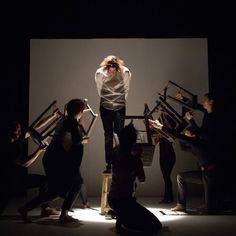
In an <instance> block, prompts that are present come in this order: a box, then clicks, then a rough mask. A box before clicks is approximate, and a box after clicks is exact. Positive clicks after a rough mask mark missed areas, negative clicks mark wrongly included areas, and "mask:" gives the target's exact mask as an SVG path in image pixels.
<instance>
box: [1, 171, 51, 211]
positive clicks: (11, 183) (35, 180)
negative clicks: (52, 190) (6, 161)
mask: <svg viewBox="0 0 236 236" xmlns="http://www.w3.org/2000/svg"><path fill="white" fill-rule="evenodd" d="M47 187H48V185H47V178H46V176H44V175H38V174H29V175H26V176H25V177H24V178H22V179H21V180H20V181H19V179H15V178H11V179H10V180H9V179H8V180H7V181H6V182H4V183H3V184H1V188H3V189H4V190H3V191H2V193H1V195H0V215H1V214H2V213H3V212H4V210H5V208H6V206H7V204H8V202H9V199H10V197H11V196H13V195H14V194H15V193H14V190H15V189H19V188H22V189H26V190H27V189H31V188H38V189H39V194H42V193H44V192H46V191H47ZM41 206H42V207H47V206H48V204H42V205H41Z"/></svg>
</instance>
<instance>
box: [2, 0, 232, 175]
mask: <svg viewBox="0 0 236 236" xmlns="http://www.w3.org/2000/svg"><path fill="white" fill-rule="evenodd" d="M233 9H234V8H233V7H232V6H231V5H229V4H228V3H227V2H222V1H221V2H220V3H216V2H215V1H214V2H213V3H212V4H209V3H208V4H207V3H206V1H183V0H179V1H167V0H162V1H158V0H156V1H148V0H146V1H143V0H140V1H138V0H136V1H134V0H132V1H128V0H127V1H122V0H120V1H118V0H117V1H89V0H87V1H86V0H84V1H77V2H76V4H72V3H71V4H70V3H69V2H68V3H59V2H57V3H55V4H51V5H49V4H48V3H43V2H41V1H40V2H32V3H30V4H29V3H28V5H22V2H20V3H11V4H5V5H2V6H1V25H2V27H1V37H2V39H3V43H2V59H3V62H2V65H3V67H2V71H1V72H2V78H1V104H2V112H1V134H3V130H4V128H5V127H6V125H7V123H8V121H9V120H12V119H13V120H19V121H20V122H22V124H23V125H27V124H28V107H29V106H28V103H29V62H30V60H29V59H30V58H29V54H30V39H31V38H202V37H204V38H208V58H209V65H208V66H209V88H210V92H212V93H213V94H214V95H215V103H216V107H217V114H218V117H219V140H220V142H219V143H221V144H222V145H221V147H219V145H216V148H217V149H219V153H220V155H222V156H223V158H224V159H225V163H227V164H228V165H227V168H229V167H232V169H227V171H226V172H227V173H233V172H235V171H234V169H233V165H232V163H233V160H234V156H233V153H234V148H233V145H234V142H233V141H234V131H233V130H234V126H235V122H234V116H233V112H234V109H235V105H234V103H235V102H234V97H235V96H234V87H233V85H232V83H233V78H235V66H234V62H235V60H234V47H235V46H234V44H235V39H234V36H233V35H234V31H235V24H234V19H233V16H234V12H233ZM200 79H201V78H199V80H200ZM173 80H174V79H173ZM206 92H207V91H206ZM42 96H43V91H42ZM39 99H40V98H39Z"/></svg>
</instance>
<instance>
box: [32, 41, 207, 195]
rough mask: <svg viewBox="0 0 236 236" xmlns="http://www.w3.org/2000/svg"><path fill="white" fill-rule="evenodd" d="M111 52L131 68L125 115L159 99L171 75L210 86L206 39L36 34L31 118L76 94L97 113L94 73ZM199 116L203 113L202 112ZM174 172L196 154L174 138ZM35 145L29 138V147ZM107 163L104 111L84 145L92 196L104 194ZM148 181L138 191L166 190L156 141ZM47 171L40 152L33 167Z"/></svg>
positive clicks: (192, 165) (202, 89)
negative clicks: (80, 36)
mask: <svg viewBox="0 0 236 236" xmlns="http://www.w3.org/2000/svg"><path fill="white" fill-rule="evenodd" d="M107 55H116V56H118V57H120V58H121V59H123V60H124V61H125V64H126V66H127V67H128V68H129V69H130V71H131V73H132V79H131V86H130V92H129V96H128V101H127V115H142V113H143V109H144V103H147V104H148V105H149V107H150V108H152V107H153V106H154V105H155V101H156V100H157V98H158V95H157V93H158V92H160V91H161V90H162V89H163V88H164V86H165V85H166V84H167V81H168V80H171V81H174V82H176V83H177V84H179V85H181V86H182V87H184V88H185V89H187V90H189V91H191V92H192V93H194V94H197V95H198V96H199V101H200V100H201V97H202V95H203V94H204V93H206V92H207V91H208V57H207V39H198V38H197V39H32V40H31V49H30V91H29V92H30V97H29V124H31V123H32V121H33V120H35V118H36V117H37V116H38V115H39V114H40V113H41V112H42V111H43V110H44V109H45V108H46V107H47V106H48V105H49V104H50V103H51V102H52V101H53V100H57V102H58V106H59V108H60V109H62V110H63V107H64V104H65V103H67V102H68V101H69V100H70V99H72V98H87V99H88V102H89V104H90V106H91V107H92V108H93V110H94V111H95V112H96V113H98V114H99V97H98V94H97V90H96V85H95V80H94V74H95V71H96V69H97V68H98V67H99V64H100V63H101V61H102V60H103V58H104V57H106V56H107ZM198 119H199V120H198V121H200V119H201V114H198ZM174 145H175V150H176V157H177V158H176V164H175V166H174V170H173V173H172V180H173V187H174V192H175V190H176V174H177V173H178V172H180V171H185V170H192V169H196V166H197V165H196V161H195V158H194V157H193V156H192V155H191V154H190V153H185V152H183V151H181V150H180V148H179V144H178V142H175V144H174ZM34 149H35V145H34V144H33V143H32V142H30V145H29V153H31V152H33V150H34ZM104 168H105V157H104V137H103V128H102V123H101V119H100V116H99V118H98V120H97V122H96V125H95V128H94V130H93V132H92V134H91V138H90V142H89V144H87V145H86V146H85V152H84V157H83V162H82V166H81V172H82V175H83V177H84V181H85V184H86V187H87V190H88V195H89V196H100V193H101V173H102V171H103V170H104ZM145 171H146V177H147V181H146V183H145V184H143V185H139V186H138V189H137V194H138V195H140V196H162V194H163V179H162V176H161V172H160V167H159V147H158V145H157V146H156V150H155V154H154V160H153V164H152V166H151V167H148V168H145ZM30 172H32V173H44V171H43V168H42V161H41V158H38V160H37V161H36V162H35V163H34V164H33V165H32V166H31V167H30Z"/></svg>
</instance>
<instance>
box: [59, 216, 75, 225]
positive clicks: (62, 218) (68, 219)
mask: <svg viewBox="0 0 236 236" xmlns="http://www.w3.org/2000/svg"><path fill="white" fill-rule="evenodd" d="M59 220H60V223H62V224H67V223H78V222H79V220H78V219H75V218H73V217H72V216H69V215H65V216H60V217H59Z"/></svg>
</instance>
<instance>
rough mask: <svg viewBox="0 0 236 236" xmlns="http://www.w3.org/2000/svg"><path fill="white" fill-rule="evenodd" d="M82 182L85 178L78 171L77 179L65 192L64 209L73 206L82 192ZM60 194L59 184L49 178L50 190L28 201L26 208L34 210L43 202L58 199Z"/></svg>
mask: <svg viewBox="0 0 236 236" xmlns="http://www.w3.org/2000/svg"><path fill="white" fill-rule="evenodd" d="M79 176H80V177H79ZM82 183H83V179H82V177H81V175H80V173H78V175H77V178H76V180H74V181H73V182H72V183H71V185H70V187H69V188H68V190H67V191H66V193H63V198H64V202H63V204H62V210H70V209H71V208H72V206H73V204H74V202H75V200H76V198H77V197H78V195H79V193H80V189H81V185H82ZM60 196H61V190H60V189H59V188H58V184H56V183H55V182H54V181H53V182H52V181H50V180H49V183H48V190H47V191H46V192H43V193H41V194H39V195H38V196H37V197H35V198H33V199H32V200H30V201H29V202H27V203H26V205H25V208H26V209H27V210H32V209H34V208H36V207H38V206H40V205H41V204H46V203H48V202H50V201H53V200H56V199H58V198H59V197H60Z"/></svg>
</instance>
